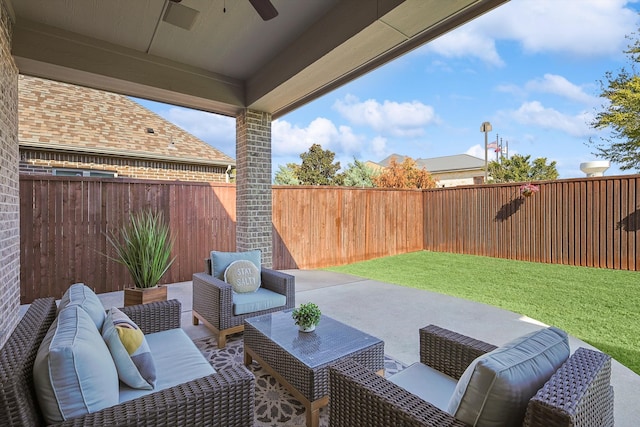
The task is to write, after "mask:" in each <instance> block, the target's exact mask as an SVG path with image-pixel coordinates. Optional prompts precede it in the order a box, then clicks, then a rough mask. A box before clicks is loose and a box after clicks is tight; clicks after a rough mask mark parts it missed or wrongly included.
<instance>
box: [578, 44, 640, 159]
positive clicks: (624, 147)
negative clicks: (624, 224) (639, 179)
mask: <svg viewBox="0 0 640 427" xmlns="http://www.w3.org/2000/svg"><path fill="white" fill-rule="evenodd" d="M629 38H631V37H629ZM624 53H625V54H627V56H628V57H629V59H631V61H632V63H631V71H627V70H626V69H624V68H622V69H620V71H619V72H618V75H614V74H613V73H612V72H611V71H608V72H607V73H606V74H605V81H602V80H601V81H600V82H599V83H600V90H601V93H600V96H601V97H603V98H606V99H607V102H606V103H605V104H604V105H602V111H600V112H599V113H597V114H596V117H595V119H594V120H593V121H592V122H591V123H590V125H591V127H593V128H594V129H598V130H601V129H606V128H610V129H611V137H600V138H598V139H597V140H594V139H592V138H591V139H589V143H590V144H591V145H593V146H594V148H595V149H596V150H597V152H596V153H594V154H596V155H598V156H600V157H602V158H605V159H607V160H610V161H611V162H614V163H618V164H620V169H634V168H635V169H638V170H640V77H639V76H638V75H637V72H636V67H635V64H637V63H639V62H640V39H638V36H637V35H635V39H634V40H633V42H632V44H631V45H629V46H628V48H627V50H625V51H624Z"/></svg>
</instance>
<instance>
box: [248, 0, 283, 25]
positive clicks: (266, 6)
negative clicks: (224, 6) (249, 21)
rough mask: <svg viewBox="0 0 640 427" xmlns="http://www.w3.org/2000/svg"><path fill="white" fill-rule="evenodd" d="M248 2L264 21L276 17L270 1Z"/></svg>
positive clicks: (275, 11)
mask: <svg viewBox="0 0 640 427" xmlns="http://www.w3.org/2000/svg"><path fill="white" fill-rule="evenodd" d="M249 2H250V3H251V5H252V6H253V8H254V9H255V10H256V12H258V15H260V17H261V18H262V19H263V20H264V21H268V20H269V19H273V18H275V17H276V16H278V11H277V10H276V8H275V7H274V6H273V4H271V1H270V0H249Z"/></svg>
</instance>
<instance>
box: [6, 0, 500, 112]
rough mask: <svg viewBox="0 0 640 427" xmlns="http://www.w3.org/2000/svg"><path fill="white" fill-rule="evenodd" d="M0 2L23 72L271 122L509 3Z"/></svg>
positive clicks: (415, 0)
mask: <svg viewBox="0 0 640 427" xmlns="http://www.w3.org/2000/svg"><path fill="white" fill-rule="evenodd" d="M2 1H4V2H6V3H7V4H8V6H9V9H10V11H11V13H12V14H13V17H14V18H15V19H14V20H15V27H14V34H13V42H12V53H13V56H14V58H15V61H16V63H17V65H18V68H19V71H20V73H22V74H27V75H33V76H38V77H44V78H48V79H53V80H59V81H63V82H68V83H72V84H77V85H82V86H89V87H93V88H96V89H103V90H107V91H111V92H117V93H122V94H126V95H132V96H136V97H140V98H146V99H151V100H155V101H160V102H165V103H170V104H175V105H181V106H185V107H189V108H195V109H200V110H204V111H209V112H213V113H218V114H224V115H229V116H235V115H236V114H237V113H238V112H239V111H241V110H242V109H245V108H248V109H251V110H257V111H264V112H268V113H271V114H272V116H273V118H277V117H279V116H281V115H283V114H285V113H287V112H289V111H291V110H293V109H295V108H297V107H299V106H301V105H303V104H305V103H307V102H310V101H312V100H314V99H315V98H318V97H320V96H322V95H323V94H325V93H327V92H329V91H331V90H332V89H335V88H336V87H338V86H341V85H343V84H345V83H348V82H350V81H351V80H353V79H355V78H357V77H358V76H360V75H362V74H364V73H366V72H368V71H371V70H372V69H374V68H376V67H378V66H380V65H383V64H385V63H387V62H389V61H391V60H392V59H394V58H396V57H398V56H399V55H401V54H403V53H405V52H407V51H409V50H411V49H413V48H416V47H418V46H421V45H423V44H425V43H427V42H429V41H431V40H433V39H435V38H436V37H438V36H440V35H442V34H444V33H446V32H447V31H449V30H451V29H453V28H455V27H458V26H460V25H462V24H464V23H466V22H468V21H470V20H472V19H473V18H475V17H477V16H479V15H481V14H483V13H485V12H487V11H489V10H491V9H493V8H495V7H497V6H499V5H500V4H502V3H505V2H506V1H508V0H447V1H443V0H271V2H272V3H273V5H274V6H275V8H276V9H277V11H278V12H279V14H278V16H276V17H275V18H273V19H270V20H268V21H263V20H262V18H261V17H260V15H258V13H257V12H256V10H255V9H254V8H253V7H252V4H251V3H250V1H249V0H182V1H179V0H48V1H42V0H2ZM256 1H259V0H256Z"/></svg>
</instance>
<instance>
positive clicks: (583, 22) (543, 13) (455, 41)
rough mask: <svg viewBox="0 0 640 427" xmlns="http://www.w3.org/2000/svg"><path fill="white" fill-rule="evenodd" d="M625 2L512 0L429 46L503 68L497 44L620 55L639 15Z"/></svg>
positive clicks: (527, 49) (447, 54) (588, 54)
mask: <svg viewBox="0 0 640 427" xmlns="http://www.w3.org/2000/svg"><path fill="white" fill-rule="evenodd" d="M627 3H628V1H626V0H580V1H578V0H560V1H558V0H519V1H516V0H513V1H511V2H509V3H506V4H504V5H502V6H500V7H498V8H496V9H495V10H493V11H491V12H489V13H487V14H485V15H483V16H481V17H479V18H477V19H476V20H474V21H472V22H470V23H468V24H465V25H463V26H462V27H460V28H458V29H456V30H454V31H451V32H450V33H448V34H445V35H444V36H442V37H440V38H439V39H437V40H435V41H433V42H431V43H429V44H428V45H427V46H425V48H423V49H424V51H427V52H435V53H438V54H440V55H442V56H445V57H449V58H451V57H462V56H465V57H469V56H471V57H475V58H479V59H481V60H483V61H484V62H485V63H487V64H490V65H493V66H499V65H502V64H503V60H502V59H501V58H500V56H499V54H498V52H497V49H496V45H495V43H496V41H498V40H504V41H515V42H517V43H519V44H520V45H521V46H522V48H523V50H524V51H525V52H529V53H549V52H554V53H560V54H569V55H575V56H583V57H595V56H615V55H620V54H621V52H622V50H623V49H624V48H626V44H627V41H626V40H625V35H627V34H631V33H632V32H634V31H635V30H636V29H637V26H638V15H637V13H636V12H635V11H633V10H631V9H629V8H626V7H625V6H626V4H627Z"/></svg>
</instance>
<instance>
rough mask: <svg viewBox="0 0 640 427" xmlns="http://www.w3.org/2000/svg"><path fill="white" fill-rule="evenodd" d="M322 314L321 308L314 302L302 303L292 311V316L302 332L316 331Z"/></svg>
mask: <svg viewBox="0 0 640 427" xmlns="http://www.w3.org/2000/svg"><path fill="white" fill-rule="evenodd" d="M321 315H322V313H321V312H320V308H318V306H317V305H316V304H314V303H312V302H308V303H306V304H301V305H300V307H298V308H294V309H293V312H292V313H291V317H293V320H295V322H296V325H298V327H299V328H300V330H301V331H302V332H311V331H314V330H315V329H316V325H317V324H318V323H320V316H321Z"/></svg>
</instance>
